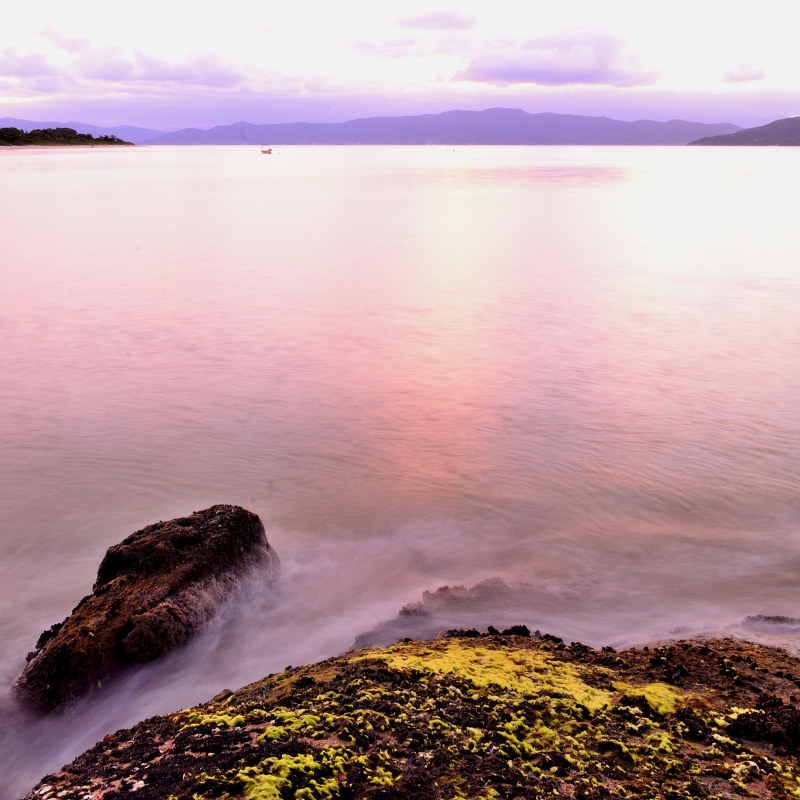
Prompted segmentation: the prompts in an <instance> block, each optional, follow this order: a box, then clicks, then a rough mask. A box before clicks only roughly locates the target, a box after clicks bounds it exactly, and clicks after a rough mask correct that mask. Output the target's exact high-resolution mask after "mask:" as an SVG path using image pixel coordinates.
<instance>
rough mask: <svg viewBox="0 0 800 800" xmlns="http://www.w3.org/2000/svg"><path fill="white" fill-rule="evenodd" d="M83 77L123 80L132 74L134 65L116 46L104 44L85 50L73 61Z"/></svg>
mask: <svg viewBox="0 0 800 800" xmlns="http://www.w3.org/2000/svg"><path fill="white" fill-rule="evenodd" d="M74 66H75V69H76V70H77V72H78V74H79V75H80V76H81V77H83V78H90V79H92V80H101V81H125V80H128V79H130V78H132V77H133V76H134V73H135V65H134V64H133V62H132V61H131V59H130V58H129V57H128V56H127V55H125V53H123V52H122V50H120V49H119V48H118V47H113V46H112V45H106V46H105V47H102V48H99V49H98V48H95V49H92V50H86V51H85V52H83V53H81V54H80V55H79V56H78V58H77V59H76V60H75V63H74Z"/></svg>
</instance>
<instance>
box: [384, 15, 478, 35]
mask: <svg viewBox="0 0 800 800" xmlns="http://www.w3.org/2000/svg"><path fill="white" fill-rule="evenodd" d="M397 22H398V24H399V25H402V26H403V27H404V28H417V29H418V30H423V31H466V30H470V29H471V28H474V27H475V18H474V17H471V16H470V15H469V14H464V13H462V12H461V11H432V12H431V13H429V14H421V15H420V16H417V17H405V18H403V19H399V20H397Z"/></svg>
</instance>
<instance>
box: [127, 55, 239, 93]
mask: <svg viewBox="0 0 800 800" xmlns="http://www.w3.org/2000/svg"><path fill="white" fill-rule="evenodd" d="M136 67H137V70H136V75H135V77H136V79H137V80H141V81H148V82H168V83H176V84H181V85H183V86H187V85H188V86H208V87H211V88H215V89H229V88H234V87H236V86H240V85H242V84H243V83H244V80H245V74H244V71H243V70H242V69H241V68H240V67H237V66H235V65H233V64H230V63H226V62H224V61H222V60H221V59H220V58H219V57H218V56H217V55H216V54H214V53H196V54H194V55H191V56H189V57H188V58H187V59H186V60H185V61H182V62H178V63H173V62H169V61H164V60H162V59H159V58H155V57H153V56H149V55H147V54H146V53H143V52H139V53H137V54H136Z"/></svg>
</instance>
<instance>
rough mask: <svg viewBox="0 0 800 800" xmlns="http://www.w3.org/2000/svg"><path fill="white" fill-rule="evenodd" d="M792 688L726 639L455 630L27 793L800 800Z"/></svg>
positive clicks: (140, 741) (781, 663)
mask: <svg viewBox="0 0 800 800" xmlns="http://www.w3.org/2000/svg"><path fill="white" fill-rule="evenodd" d="M467 634H468V635H467ZM798 684H800V661H798V660H797V659H795V658H793V657H791V656H790V655H788V654H787V653H785V652H784V651H781V650H778V649H773V648H768V647H764V646H760V645H755V644H750V643H746V642H739V641H733V640H726V639H722V640H708V641H705V640H693V641H679V642H671V643H667V644H663V645H660V646H655V647H650V648H639V649H632V650H626V651H621V652H616V651H614V650H612V649H610V648H604V649H603V650H599V651H598V650H593V649H591V648H589V647H586V646H584V645H582V644H579V643H572V644H567V643H564V642H562V641H561V640H560V639H558V638H556V637H553V636H547V635H545V636H536V635H534V636H533V637H530V638H529V637H525V636H518V635H493V636H492V635H487V634H484V635H478V634H477V632H476V631H471V632H458V633H456V632H453V633H452V634H451V635H450V636H447V637H443V638H440V639H436V640H434V641H428V642H417V641H406V642H402V643H399V644H396V645H394V646H391V647H385V648H375V649H368V650H357V651H353V652H350V653H348V654H346V655H345V656H343V657H341V658H334V659H330V660H328V661H325V662H322V663H320V664H315V665H311V666H306V667H300V668H290V669H287V670H286V671H285V672H283V673H280V674H277V675H272V676H270V677H268V678H265V679H264V680H262V681H259V682H258V683H254V684H252V685H250V686H248V687H246V688H244V689H241V690H240V691H238V692H233V693H223V695H220V696H218V697H217V698H215V699H214V700H213V701H211V702H209V703H206V704H204V705H202V706H199V707H197V708H193V709H188V710H185V711H180V712H177V713H174V714H170V715H166V716H162V717H154V718H152V719H149V720H146V721H144V722H142V723H140V724H139V725H137V726H136V727H135V728H132V729H131V730H127V731H121V732H118V733H116V734H114V735H112V736H108V737H106V738H105V739H104V740H103V741H102V742H101V743H99V744H98V745H97V746H95V747H94V748H92V749H91V750H89V751H87V752H86V753H84V754H83V755H82V756H80V757H79V758H78V759H76V760H75V761H74V762H73V763H72V764H70V765H69V766H68V767H65V768H64V769H63V770H62V771H61V772H60V773H58V774H57V775H48V776H47V777H46V778H44V780H43V781H42V782H40V784H39V785H38V786H36V787H35V789H34V790H33V791H32V792H31V794H29V795H28V797H29V798H39V799H40V800H50V798H56V797H58V798H82V799H84V800H88V798H92V799H96V800H101V798H102V800H121V799H122V798H137V799H139V800H150V799H151V798H153V799H155V798H159V800H167V799H169V800H191V799H193V798H245V799H246V800H278V799H279V798H282V799H283V800H288V799H289V798H297V799H298V800H317V799H321V798H362V797H363V798H367V797H369V798H372V797H374V798H381V797H382V798H443V799H444V800H447V799H448V798H485V800H489V799H490V798H546V797H574V798H598V800H599V798H609V797H631V798H648V800H654V799H656V798H663V799H664V800H679V799H684V798H686V799H688V798H712V797H713V798H731V797H734V798H738V797H775V798H786V797H800V779H799V776H800V768H799V767H798V763H797V755H798V747H800V713H798V711H797V700H798V694H800V690H798Z"/></svg>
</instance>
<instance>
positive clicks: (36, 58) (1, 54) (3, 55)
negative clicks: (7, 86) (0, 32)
mask: <svg viewBox="0 0 800 800" xmlns="http://www.w3.org/2000/svg"><path fill="white" fill-rule="evenodd" d="M56 72H57V69H56V67H55V65H53V64H51V63H50V62H49V61H48V59H47V57H46V56H44V55H42V54H41V53H20V52H19V51H18V50H17V48H16V47H4V48H3V49H2V50H0V75H1V76H2V77H4V78H35V77H40V76H42V75H54V74H56Z"/></svg>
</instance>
